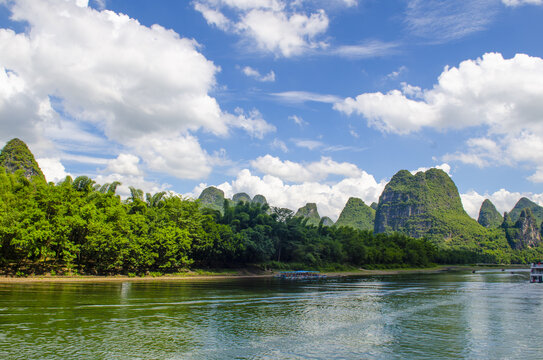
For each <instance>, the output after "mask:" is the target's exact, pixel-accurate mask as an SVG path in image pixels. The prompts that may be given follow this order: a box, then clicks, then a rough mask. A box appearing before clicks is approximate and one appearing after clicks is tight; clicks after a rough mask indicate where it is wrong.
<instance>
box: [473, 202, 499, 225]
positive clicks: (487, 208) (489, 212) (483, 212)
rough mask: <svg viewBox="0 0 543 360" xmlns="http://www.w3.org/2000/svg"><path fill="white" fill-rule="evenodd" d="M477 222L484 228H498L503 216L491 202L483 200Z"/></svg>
mask: <svg viewBox="0 0 543 360" xmlns="http://www.w3.org/2000/svg"><path fill="white" fill-rule="evenodd" d="M477 222H478V223H479V224H481V225H483V226H484V227H486V228H498V227H500V225H501V224H502V223H503V216H502V215H501V214H500V213H499V212H498V210H496V207H495V206H494V204H493V203H492V201H490V200H488V199H485V201H483V204H482V205H481V209H480V210H479V218H478V219H477Z"/></svg>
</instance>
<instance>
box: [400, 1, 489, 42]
mask: <svg viewBox="0 0 543 360" xmlns="http://www.w3.org/2000/svg"><path fill="white" fill-rule="evenodd" d="M496 5H497V2H496V1H495V0H477V1H464V0H449V1H440V0H409V1H408V4H407V10H406V19H405V22H406V25H407V29H408V30H409V31H410V32H411V33H412V34H414V35H417V36H419V37H422V38H424V39H426V40H427V41H429V42H430V43H443V42H447V41H451V40H455V39H459V38H462V37H464V36H467V35H469V34H472V33H474V32H477V31H481V30H484V29H485V28H486V27H487V26H488V25H489V24H490V23H491V21H492V20H493V18H494V15H495V14H496V12H497V11H498V7H497V6H496Z"/></svg>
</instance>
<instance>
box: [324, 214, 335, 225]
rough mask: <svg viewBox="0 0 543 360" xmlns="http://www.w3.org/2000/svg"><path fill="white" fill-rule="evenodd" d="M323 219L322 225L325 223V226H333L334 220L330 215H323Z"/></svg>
mask: <svg viewBox="0 0 543 360" xmlns="http://www.w3.org/2000/svg"><path fill="white" fill-rule="evenodd" d="M321 221H322V225H324V226H332V225H334V221H333V220H332V219H330V218H329V217H328V216H323V218H322V219H321Z"/></svg>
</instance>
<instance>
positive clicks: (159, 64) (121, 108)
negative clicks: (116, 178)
mask: <svg viewBox="0 0 543 360" xmlns="http://www.w3.org/2000/svg"><path fill="white" fill-rule="evenodd" d="M2 4H3V5H5V6H7V7H8V8H9V11H10V12H11V19H12V20H13V21H20V22H24V23H25V24H27V30H26V32H24V33H15V32H14V31H13V30H10V29H0V117H2V118H3V119H9V120H6V121H2V123H1V124H0V130H2V131H1V133H2V136H6V137H8V136H11V137H13V136H20V137H24V138H25V139H26V140H27V141H29V142H30V143H31V145H32V147H33V148H38V154H39V149H40V148H45V147H47V146H49V148H55V149H57V150H60V151H64V152H70V151H80V152H84V151H88V150H89V149H88V147H90V146H96V144H100V146H101V147H102V148H103V149H108V148H109V149H111V148H121V149H122V148H125V149H127V150H129V152H133V153H134V154H135V155H136V156H139V157H140V158H141V159H143V161H144V162H145V163H146V164H149V165H150V167H151V168H152V169H155V170H158V171H166V172H168V173H171V174H173V175H175V176H181V177H182V176H185V175H186V174H189V171H181V170H178V169H174V170H167V169H166V167H165V166H162V165H160V164H159V162H160V161H162V162H163V164H169V163H172V164H174V165H177V166H183V167H184V168H186V166H188V165H193V161H192V160H189V158H190V157H192V156H193V155H194V154H195V156H194V157H195V158H196V159H198V160H199V161H203V162H204V163H203V164H199V165H198V166H196V171H195V172H196V173H197V174H200V175H201V176H204V175H205V174H209V171H210V166H211V164H210V163H208V162H207V161H208V160H209V157H208V156H207V154H205V152H204V151H203V150H202V149H201V147H200V145H199V143H198V139H197V138H196V137H195V136H194V135H191V134H193V133H194V132H195V131H196V130H200V129H203V130H204V131H207V132H209V133H212V134H214V135H217V136H227V135H228V133H229V131H230V129H231V128H240V129H242V130H245V131H247V132H248V133H249V134H250V135H251V136H253V137H256V138H262V137H263V136H264V134H265V133H267V132H269V131H273V130H274V129H275V128H274V127H273V126H272V125H270V124H268V123H267V122H266V121H265V120H264V119H263V118H262V116H261V115H260V114H259V113H258V112H257V111H251V112H249V113H248V114H245V113H244V112H243V111H242V110H240V111H238V112H236V114H229V113H227V112H224V111H222V110H221V108H220V106H219V104H218V103H217V101H216V99H215V98H213V97H212V96H210V95H209V93H210V92H211V91H213V90H214V89H215V88H216V86H217V84H216V74H217V72H218V71H219V70H220V69H219V68H218V67H217V66H216V65H215V64H213V62H211V61H209V60H208V59H206V58H205V57H204V56H203V55H202V54H201V53H200V52H199V48H200V45H199V44H198V43H197V42H196V41H195V40H193V39H187V38H182V37H180V36H179V35H178V34H177V33H175V32H174V31H172V30H168V29H165V28H163V27H162V26H160V25H153V26H151V27H146V26H143V25H141V24H140V23H139V22H138V21H137V20H135V19H132V18H130V17H128V16H126V15H123V14H117V13H115V12H112V11H108V10H103V11H98V10H95V9H92V8H90V7H88V1H82V0H77V1H75V0H71V1H53V0H42V1H32V0H15V1H10V2H2ZM240 4H241V3H240ZM157 54H160V56H158V55H157ZM8 69H9V70H8ZM60 114H62V115H60ZM21 134H22V135H21ZM163 136H166V137H167V140H166V142H169V143H171V144H172V145H173V146H174V150H175V151H174V152H175V153H176V155H177V156H178V159H184V160H186V161H180V160H174V159H170V154H169V152H170V150H169V149H168V148H166V147H164V146H162V144H161V142H160V141H156V139H158V138H160V137H163ZM148 139H151V141H149V142H148V141H147V140H148ZM3 140H7V139H3ZM176 140H179V141H178V143H177V142H176ZM53 143H54V145H53ZM36 144H38V145H39V146H35V145H36ZM40 144H41V145H40ZM183 150H186V151H194V153H192V152H189V153H183V154H181V153H180V151H183ZM102 153H104V152H102ZM149 154H153V155H156V158H150V156H149ZM61 155H62V154H61ZM61 157H63V156H61ZM157 159H161V160H160V161H158V160H157ZM168 159H169V160H168ZM190 178H193V177H192V175H191V176H190Z"/></svg>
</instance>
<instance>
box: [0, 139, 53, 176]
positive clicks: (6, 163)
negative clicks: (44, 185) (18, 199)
mask: <svg viewBox="0 0 543 360" xmlns="http://www.w3.org/2000/svg"><path fill="white" fill-rule="evenodd" d="M0 166H2V167H3V168H4V169H6V171H7V172H10V173H14V172H16V171H17V170H23V171H24V176H25V177H26V178H27V179H29V180H30V179H32V178H38V179H41V180H45V176H44V175H43V172H42V171H41V169H40V167H39V166H38V163H37V162H36V159H34V155H33V154H32V152H31V151H30V149H29V148H28V146H26V144H25V143H24V141H22V140H19V139H12V140H10V141H8V142H7V144H6V145H5V146H4V148H3V149H2V152H1V153H0Z"/></svg>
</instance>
